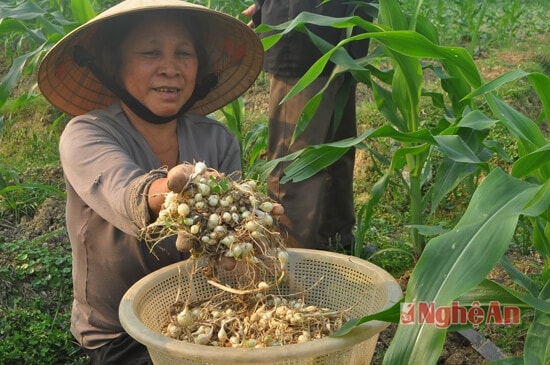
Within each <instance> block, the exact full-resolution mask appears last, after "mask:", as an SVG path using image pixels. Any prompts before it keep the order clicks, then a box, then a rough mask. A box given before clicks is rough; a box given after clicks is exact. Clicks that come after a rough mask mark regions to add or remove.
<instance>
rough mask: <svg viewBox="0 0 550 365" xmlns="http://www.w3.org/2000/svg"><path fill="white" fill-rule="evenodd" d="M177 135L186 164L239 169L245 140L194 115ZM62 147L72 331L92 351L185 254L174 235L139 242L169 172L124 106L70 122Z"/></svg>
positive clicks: (182, 119) (116, 105) (184, 121)
mask: <svg viewBox="0 0 550 365" xmlns="http://www.w3.org/2000/svg"><path fill="white" fill-rule="evenodd" d="M177 135H178V142H179V163H183V162H191V163H193V162H198V161H204V162H205V163H206V165H207V166H209V167H212V168H215V169H217V170H218V171H221V172H224V173H227V174H230V173H233V172H235V171H240V169H241V166H240V150H239V145H238V142H237V140H236V138H235V136H234V135H233V134H232V133H231V132H230V131H229V130H228V129H227V128H226V127H225V126H223V125H222V124H220V123H218V122H216V121H213V120H211V119H208V118H206V117H204V116H199V115H195V114H189V113H188V114H185V115H184V116H182V117H180V118H179V119H178V124H177ZM59 149H60V156H61V163H62V166H63V171H64V174H65V180H66V186H67V209H66V219H67V228H68V233H69V238H70V241H71V246H72V252H73V285H74V302H73V311H72V317H71V332H72V333H73V335H74V336H75V338H76V339H77V340H78V341H79V342H80V343H81V344H82V345H83V346H84V347H87V348H90V349H92V348H97V347H99V346H101V345H103V344H105V343H106V342H108V341H109V340H110V339H112V338H115V337H117V336H118V335H120V333H121V332H123V328H122V326H121V324H120V322H119V319H118V307H119V303H120V300H121V298H122V296H123V295H124V293H125V292H126V290H127V289H128V288H129V287H130V286H131V285H132V284H134V283H135V282H136V281H137V280H139V279H140V278H142V277H143V276H145V275H147V274H149V273H151V272H153V271H154V270H156V269H159V268H161V267H163V266H166V265H168V264H171V263H174V262H177V261H180V260H182V259H185V258H186V257H185V255H183V254H182V253H180V252H178V251H177V250H176V249H175V238H174V239H172V238H170V239H166V240H164V241H162V242H161V243H159V244H157V245H156V246H155V252H154V254H153V253H151V252H150V249H149V247H148V246H147V244H146V243H145V242H142V241H139V240H138V239H137V237H136V236H137V234H138V232H139V230H140V229H141V228H144V227H145V226H146V225H147V224H149V223H150V218H149V211H148V206H147V201H146V199H145V195H144V194H146V193H147V192H148V188H149V186H150V184H151V182H152V181H153V180H154V179H155V178H159V177H165V176H166V171H165V170H163V169H161V166H160V164H159V162H158V160H157V158H156V157H155V155H154V153H153V152H152V150H151V148H150V147H149V145H148V144H147V142H146V141H145V139H144V138H143V137H142V136H141V135H140V134H139V133H138V131H137V130H136V129H135V128H134V127H133V126H132V125H131V124H130V122H129V121H128V120H127V118H126V116H125V114H124V112H123V111H122V109H121V108H120V105H119V103H118V102H115V103H113V104H112V105H111V106H110V107H109V108H107V109H106V110H101V111H94V112H91V113H90V114H88V115H85V116H80V117H76V118H74V119H73V120H71V121H70V122H69V123H68V125H67V127H66V128H65V130H64V132H63V134H62V136H61V141H60V147H59Z"/></svg>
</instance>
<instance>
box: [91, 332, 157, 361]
mask: <svg viewBox="0 0 550 365" xmlns="http://www.w3.org/2000/svg"><path fill="white" fill-rule="evenodd" d="M84 351H85V352H86V353H87V354H88V356H90V360H91V362H90V364H91V365H153V362H152V361H151V358H150V357H149V352H148V351H147V348H146V347H145V346H144V345H142V344H140V343H139V342H137V341H136V340H134V339H133V338H132V337H130V336H129V335H128V334H127V333H124V334H122V335H121V336H120V337H117V338H116V339H114V340H113V341H111V342H109V343H108V344H106V345H103V346H101V347H99V348H97V349H94V350H89V349H84Z"/></svg>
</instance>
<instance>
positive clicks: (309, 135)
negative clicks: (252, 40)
mask: <svg viewBox="0 0 550 365" xmlns="http://www.w3.org/2000/svg"><path fill="white" fill-rule="evenodd" d="M297 81H298V79H297V78H292V79H288V78H286V79H284V78H276V77H272V79H271V90H270V106H269V142H268V159H270V160H271V159H274V158H278V157H282V156H285V155H287V154H289V153H291V152H294V151H297V150H300V149H302V148H304V147H307V146H309V145H316V144H321V143H324V142H325V141H326V138H327V133H328V130H329V126H330V120H331V118H332V114H333V111H334V103H335V101H336V100H335V95H336V90H337V88H338V87H337V86H336V84H339V83H341V80H337V81H336V82H335V83H334V84H335V85H334V86H333V87H330V88H329V90H327V91H326V92H325V93H324V95H323V100H322V102H321V105H320V107H319V109H318V111H317V113H316V114H315V116H314V117H313V118H312V120H311V121H310V124H309V126H308V128H306V130H305V131H304V132H303V133H302V135H301V136H300V137H299V138H298V139H297V140H296V141H295V143H294V144H293V145H292V146H290V140H291V138H292V134H293V133H294V129H295V126H296V124H297V122H298V119H299V116H300V114H301V112H302V109H303V107H304V105H305V104H306V103H307V102H308V101H309V100H310V99H311V97H313V96H314V95H315V94H317V92H318V91H319V90H321V88H322V87H323V86H324V85H325V83H326V81H327V78H320V79H318V80H316V81H314V83H313V84H312V85H310V86H309V87H308V88H307V89H306V90H304V91H303V92H301V93H300V94H298V95H295V96H294V97H292V98H291V99H289V100H288V101H286V102H285V103H283V104H280V101H281V100H282V99H283V98H284V97H285V96H286V95H287V94H288V92H289V91H290V90H291V89H292V87H293V86H294V85H295V83H296V82H297ZM286 166H288V163H282V164H279V166H278V167H277V169H275V170H274V171H273V172H272V174H271V175H270V176H269V177H268V190H269V194H270V196H271V197H273V198H274V199H276V200H277V201H279V202H280V203H281V204H282V205H283V207H284V208H285V215H284V216H282V217H281V218H280V224H281V227H282V228H283V230H285V231H287V233H288V240H287V244H288V246H289V247H304V248H317V249H325V250H326V249H328V248H329V247H328V242H323V241H318V232H319V227H320V224H321V222H322V218H321V214H322V211H323V204H324V203H323V199H322V197H323V191H324V189H325V185H326V183H327V178H328V173H327V170H326V169H325V170H323V171H321V172H319V173H318V174H316V175H315V176H312V177H311V178H309V179H307V180H305V181H301V182H298V183H286V184H279V180H280V178H281V177H282V175H283V170H284V168H285V167H286Z"/></svg>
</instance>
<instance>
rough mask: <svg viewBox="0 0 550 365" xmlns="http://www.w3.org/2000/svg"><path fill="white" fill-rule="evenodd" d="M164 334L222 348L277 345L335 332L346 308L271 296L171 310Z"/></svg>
mask: <svg viewBox="0 0 550 365" xmlns="http://www.w3.org/2000/svg"><path fill="white" fill-rule="evenodd" d="M169 312H170V322H169V323H168V324H167V325H166V326H165V327H164V328H163V330H162V334H163V335H165V336H167V337H170V338H174V339H177V340H181V341H186V342H190V343H195V344H201V345H209V346H221V347H273V346H284V345H290V344H298V343H303V342H308V341H313V340H316V339H320V338H323V337H325V336H329V335H331V334H333V333H335V332H336V331H337V330H338V329H339V328H340V327H341V326H342V323H344V322H345V321H346V317H345V315H344V312H343V311H333V310H330V309H328V308H321V307H318V306H315V305H307V304H305V303H304V302H303V301H302V299H300V298H296V299H291V298H285V297H282V296H277V295H271V294H265V295H264V294H256V296H255V297H254V298H247V297H238V298H232V300H231V301H222V302H219V303H212V302H209V301H207V302H204V303H201V304H199V305H195V306H186V305H185V304H183V303H181V302H178V303H175V304H174V305H173V306H172V307H171V308H170V310H169Z"/></svg>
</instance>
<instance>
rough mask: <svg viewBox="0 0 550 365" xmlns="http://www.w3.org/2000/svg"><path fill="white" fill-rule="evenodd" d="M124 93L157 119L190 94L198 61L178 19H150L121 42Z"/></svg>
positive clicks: (178, 107) (171, 113) (172, 112)
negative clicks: (147, 109) (126, 92)
mask: <svg viewBox="0 0 550 365" xmlns="http://www.w3.org/2000/svg"><path fill="white" fill-rule="evenodd" d="M121 51H122V68H121V72H122V80H123V83H124V86H125V88H126V90H127V91H128V92H129V93H130V94H132V95H133V96H134V97H135V98H136V99H137V100H139V101H140V102H141V103H142V104H143V105H145V106H146V107H147V108H149V110H151V111H152V112H153V113H155V114H156V115H158V116H170V115H174V114H176V113H177V112H178V111H179V110H180V108H181V107H182V106H183V105H184V104H185V102H186V101H187V100H188V99H189V97H190V96H191V94H192V93H193V89H194V87H195V79H196V76H197V69H198V60H197V54H196V52H195V47H194V45H193V40H192V38H191V36H190V35H189V32H188V31H187V29H186V28H185V26H184V25H183V23H182V21H181V19H179V20H178V19H176V18H175V17H170V16H164V17H159V16H151V17H150V18H148V20H147V21H146V22H144V23H143V24H141V25H139V26H137V27H134V30H133V31H131V32H130V33H129V34H128V36H127V37H126V39H125V40H124V41H123V42H122V47H121Z"/></svg>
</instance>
